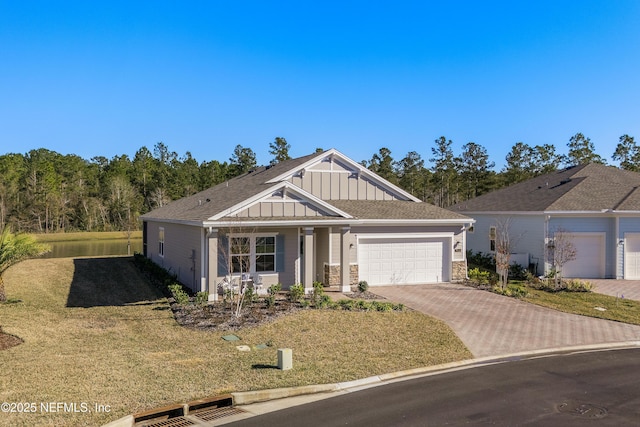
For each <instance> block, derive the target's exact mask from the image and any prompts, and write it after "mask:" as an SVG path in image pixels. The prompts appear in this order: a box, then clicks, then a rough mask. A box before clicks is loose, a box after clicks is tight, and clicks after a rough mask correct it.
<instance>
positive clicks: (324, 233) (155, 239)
mask: <svg viewBox="0 0 640 427" xmlns="http://www.w3.org/2000/svg"><path fill="white" fill-rule="evenodd" d="M142 220H143V225H144V227H143V230H144V237H143V240H144V255H145V256H147V257H148V258H150V259H152V260H153V261H154V262H156V263H157V264H159V265H161V266H163V267H164V268H166V269H168V270H170V271H172V272H173V273H175V274H176V275H177V276H178V279H179V280H180V281H181V282H182V283H183V284H185V285H187V286H189V287H190V288H191V289H192V290H193V291H206V292H209V299H210V300H216V299H217V295H218V291H219V285H220V283H221V282H222V281H223V280H224V279H225V277H226V278H234V277H240V275H244V276H245V277H251V278H253V279H254V280H257V281H260V282H262V284H263V286H264V287H268V286H270V285H272V284H275V283H281V284H282V285H283V288H285V289H286V288H288V287H289V286H291V285H293V284H296V283H303V284H304V286H305V288H306V290H307V291H309V290H311V289H312V287H313V282H314V281H318V282H322V283H323V284H324V285H325V286H332V287H336V288H337V289H340V290H341V291H348V290H349V289H350V285H352V284H356V283H357V282H358V281H360V280H366V281H367V282H368V283H369V285H370V286H376V285H389V284H421V283H433V282H448V281H454V280H460V279H463V278H465V277H466V256H465V253H466V250H465V249H466V248H465V246H466V229H467V228H468V227H469V226H470V225H471V224H472V223H473V222H474V220H472V219H471V218H468V217H466V216H464V215H462V214H458V213H454V212H451V211H448V210H445V209H441V208H438V207H436V206H433V205H430V204H427V203H424V202H421V201H420V200H419V199H417V198H415V197H414V196H412V195H411V194H409V193H407V192H406V191H404V190H402V189H400V188H399V187H397V186H395V185H393V184H391V183H390V182H388V181H386V180H384V179H382V178H381V177H379V176H378V175H376V174H374V173H373V172H371V171H369V170H368V169H366V168H365V167H363V166H362V165H360V164H358V163H357V162H354V161H353V160H351V159H349V158H348V157H346V156H345V155H343V154H341V153H340V152H338V151H337V150H335V149H331V150H328V151H325V152H321V153H314V154H311V155H308V156H305V157H300V158H297V159H291V160H287V161H284V162H281V163H278V164H276V165H274V166H266V167H259V168H257V169H255V170H253V171H251V172H249V173H246V174H244V175H242V176H239V177H236V178H233V179H230V180H229V181H227V182H225V183H222V184H219V185H217V186H215V187H212V188H210V189H208V190H205V191H202V192H200V193H198V194H195V195H193V196H189V197H185V198H183V199H180V200H177V201H174V202H172V203H170V204H168V205H166V206H163V207H161V208H158V209H156V210H154V211H152V212H149V213H147V214H145V215H143V216H142Z"/></svg>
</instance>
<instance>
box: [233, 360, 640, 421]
mask: <svg viewBox="0 0 640 427" xmlns="http://www.w3.org/2000/svg"><path fill="white" fill-rule="evenodd" d="M228 425H230V426H261V427H264V426H304V427H314V426H322V427H327V426H340V425H348V426H385V427H387V426H444V425H448V426H451V425H453V426H457V425H497V426H515V425H532V426H585V425H587V426H626V425H629V426H639V425H640V349H626V350H612V351H600V352H589V353H576V354H566V355H554V356H547V357H541V358H535V359H526V360H518V361H508V362H504V363H499V364H493V365H487V366H482V367H476V368H472V369H465V370H459V371H454V372H447V373H442V374H438V375H432V376H427V377H422V378H417V379H412V380H407V381H401V382H395V383H391V384H388V385H383V386H378V387H372V388H368V389H364V390H360V391H356V392H352V393H347V394H342V395H338V396H336V397H332V398H329V399H325V400H320V401H316V402H313V403H309V404H306V405H300V406H296V407H292V408H288V409H284V410H280V411H276V412H271V413H267V414H265V415H261V416H256V417H253V418H248V419H245V420H242V421H238V422H235V423H231V424H228Z"/></svg>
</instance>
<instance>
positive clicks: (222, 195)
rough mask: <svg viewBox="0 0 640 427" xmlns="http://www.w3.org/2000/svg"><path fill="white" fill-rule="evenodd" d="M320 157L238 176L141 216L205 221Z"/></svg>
mask: <svg viewBox="0 0 640 427" xmlns="http://www.w3.org/2000/svg"><path fill="white" fill-rule="evenodd" d="M319 155H320V154H318V153H313V154H310V155H308V156H304V157H298V158H296V159H290V160H285V161H283V162H280V163H277V164H276V165H274V166H271V167H268V166H261V167H259V168H256V169H255V170H253V171H252V172H250V173H245V174H243V175H240V176H237V177H235V178H232V179H230V180H228V181H226V182H223V183H221V184H218V185H216V186H214V187H211V188H208V189H206V190H204V191H201V192H199V193H196V194H194V195H192V196H188V197H183V198H182V199H178V200H175V201H173V202H170V203H168V204H167V205H165V206H162V207H160V208H157V209H154V210H153V211H151V212H148V213H146V214H144V215H142V218H143V219H147V218H153V219H167V220H169V219H171V220H182V221H204V220H206V219H207V218H211V217H212V216H214V215H216V214H217V213H220V212H222V211H224V210H225V209H229V208H231V207H232V206H235V205H236V204H238V203H240V202H242V201H243V200H246V199H248V198H250V197H252V196H255V195H256V194H259V193H260V192H262V191H264V190H266V189H267V188H270V187H272V186H274V184H267V183H266V182H267V181H269V180H270V179H272V178H275V177H277V176H278V175H280V174H282V173H284V172H286V171H288V170H291V169H295V168H296V167H297V166H299V165H302V164H304V163H305V162H307V161H309V160H311V159H312V158H314V157H316V156H319Z"/></svg>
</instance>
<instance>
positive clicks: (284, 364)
mask: <svg viewBox="0 0 640 427" xmlns="http://www.w3.org/2000/svg"><path fill="white" fill-rule="evenodd" d="M292 368H293V350H291V349H290V348H279V349H278V369H280V370H282V371H286V370H288V369H292Z"/></svg>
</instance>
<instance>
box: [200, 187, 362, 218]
mask: <svg viewBox="0 0 640 427" xmlns="http://www.w3.org/2000/svg"><path fill="white" fill-rule="evenodd" d="M287 205H288V206H287ZM297 216H299V217H311V216H331V217H342V218H351V215H349V214H348V213H346V212H344V211H342V210H340V209H338V208H336V207H334V206H332V205H330V204H328V203H326V202H325V201H323V200H320V199H318V198H317V197H315V196H313V195H312V194H309V193H306V192H305V191H304V190H301V189H299V188H297V187H295V186H293V185H291V184H289V183H288V182H282V183H280V184H276V185H275V186H272V187H270V188H267V189H266V190H264V191H262V192H261V193H259V194H256V195H255V196H253V197H251V198H249V199H246V200H243V201H242V202H240V203H238V204H236V205H234V206H231V207H230V208H228V209H225V210H223V211H221V212H219V213H217V214H216V215H214V216H212V217H210V218H208V220H209V221H216V220H219V219H221V218H225V217H245V218H246V217H256V218H262V217H268V218H270V217H297Z"/></svg>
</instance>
